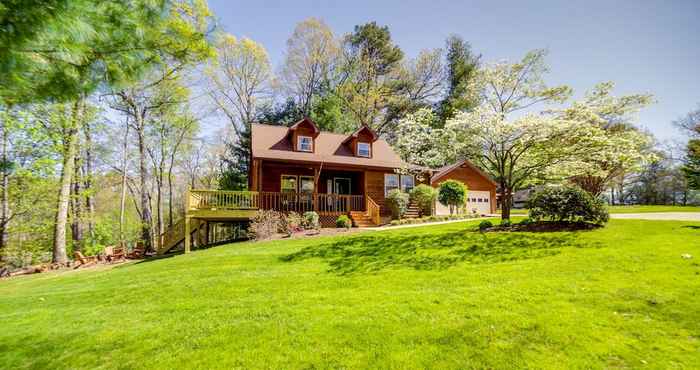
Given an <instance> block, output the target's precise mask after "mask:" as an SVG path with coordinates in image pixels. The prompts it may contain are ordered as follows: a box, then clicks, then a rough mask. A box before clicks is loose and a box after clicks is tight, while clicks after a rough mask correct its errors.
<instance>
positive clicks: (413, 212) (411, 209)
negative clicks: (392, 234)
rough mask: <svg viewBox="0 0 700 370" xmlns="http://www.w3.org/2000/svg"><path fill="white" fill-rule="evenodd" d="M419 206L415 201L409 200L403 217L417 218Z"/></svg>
mask: <svg viewBox="0 0 700 370" xmlns="http://www.w3.org/2000/svg"><path fill="white" fill-rule="evenodd" d="M420 216H421V215H420V208H419V207H418V205H417V204H416V203H414V202H413V201H411V202H410V203H409V204H408V208H406V213H405V214H404V215H403V217H404V218H418V217H420Z"/></svg>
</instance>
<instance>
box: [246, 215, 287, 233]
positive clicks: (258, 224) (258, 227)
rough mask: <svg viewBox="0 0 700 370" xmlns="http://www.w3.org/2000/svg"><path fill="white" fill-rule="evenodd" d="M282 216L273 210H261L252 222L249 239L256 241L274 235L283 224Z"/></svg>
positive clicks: (249, 228)
mask: <svg viewBox="0 0 700 370" xmlns="http://www.w3.org/2000/svg"><path fill="white" fill-rule="evenodd" d="M281 220H282V217H281V215H280V214H279V213H278V212H276V211H272V210H260V211H257V212H256V213H255V216H253V218H252V219H251V220H250V226H249V227H248V237H250V238H251V239H254V240H263V239H268V238H270V237H271V236H272V235H274V234H275V233H276V232H277V231H278V229H279V227H280V223H281Z"/></svg>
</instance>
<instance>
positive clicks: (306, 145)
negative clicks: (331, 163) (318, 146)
mask: <svg viewBox="0 0 700 370" xmlns="http://www.w3.org/2000/svg"><path fill="white" fill-rule="evenodd" d="M297 148H298V149H299V151H300V152H313V151H314V139H313V138H312V137H311V136H297Z"/></svg>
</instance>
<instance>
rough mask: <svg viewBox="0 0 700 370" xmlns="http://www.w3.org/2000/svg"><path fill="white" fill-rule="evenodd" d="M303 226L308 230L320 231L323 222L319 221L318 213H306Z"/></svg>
mask: <svg viewBox="0 0 700 370" xmlns="http://www.w3.org/2000/svg"><path fill="white" fill-rule="evenodd" d="M302 226H304V229H306V230H319V229H320V228H321V222H320V221H319V219H318V213H316V212H314V211H309V212H304V219H303V223H302Z"/></svg>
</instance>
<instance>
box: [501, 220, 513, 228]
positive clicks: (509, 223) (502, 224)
mask: <svg viewBox="0 0 700 370" xmlns="http://www.w3.org/2000/svg"><path fill="white" fill-rule="evenodd" d="M510 225H512V223H511V222H510V220H509V219H507V218H506V219H505V220H501V226H503V227H510Z"/></svg>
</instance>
